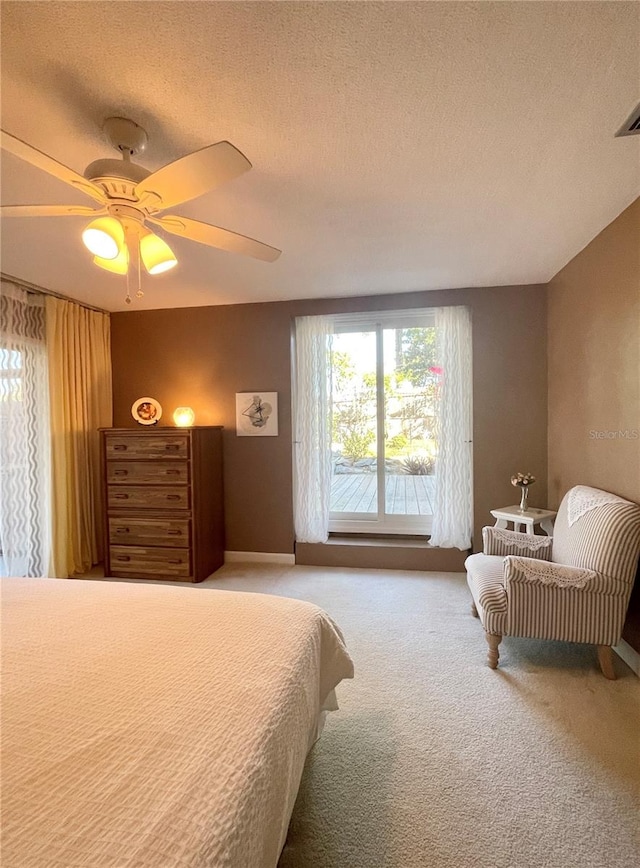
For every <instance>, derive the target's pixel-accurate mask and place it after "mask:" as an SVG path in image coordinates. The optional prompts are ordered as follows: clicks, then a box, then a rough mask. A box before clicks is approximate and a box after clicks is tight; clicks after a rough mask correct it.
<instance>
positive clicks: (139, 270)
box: [136, 239, 144, 298]
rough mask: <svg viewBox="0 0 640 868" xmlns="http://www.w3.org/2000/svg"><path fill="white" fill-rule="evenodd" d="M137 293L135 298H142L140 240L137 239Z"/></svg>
mask: <svg viewBox="0 0 640 868" xmlns="http://www.w3.org/2000/svg"><path fill="white" fill-rule="evenodd" d="M137 247H138V291H137V292H136V298H142V296H143V295H144V292H143V291H142V264H141V262H140V239H138V244H137Z"/></svg>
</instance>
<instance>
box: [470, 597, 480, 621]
mask: <svg viewBox="0 0 640 868" xmlns="http://www.w3.org/2000/svg"><path fill="white" fill-rule="evenodd" d="M471 614H472V615H473V617H474V618H479V617H480V615H478V610H477V609H476V604H475V603H474V601H473V600H472V601H471Z"/></svg>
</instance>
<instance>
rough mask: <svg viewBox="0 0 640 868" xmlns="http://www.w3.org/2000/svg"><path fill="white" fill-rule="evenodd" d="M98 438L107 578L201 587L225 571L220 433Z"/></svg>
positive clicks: (127, 432) (104, 433) (202, 430)
mask: <svg viewBox="0 0 640 868" xmlns="http://www.w3.org/2000/svg"><path fill="white" fill-rule="evenodd" d="M100 435H101V438H102V456H103V468H104V491H105V538H106V545H105V575H106V576H114V577H116V578H126V579H168V580H170V581H174V582H201V581H202V580H203V579H206V578H207V576H209V575H211V573H212V572H214V571H215V570H217V569H218V567H220V566H222V564H223V562H224V514H223V499H222V428H220V427H197V428H188V429H184V430H181V429H178V428H153V429H151V428H147V429H139V428H138V429H132V428H103V429H101V431H100Z"/></svg>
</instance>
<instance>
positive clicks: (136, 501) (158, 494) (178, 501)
mask: <svg viewBox="0 0 640 868" xmlns="http://www.w3.org/2000/svg"><path fill="white" fill-rule="evenodd" d="M107 502H108V504H109V508H110V509H118V508H121V507H129V506H131V507H136V508H137V507H143V508H145V509H189V489H188V488H187V486H186V485H174V486H172V485H155V486H152V485H109V486H108V487H107Z"/></svg>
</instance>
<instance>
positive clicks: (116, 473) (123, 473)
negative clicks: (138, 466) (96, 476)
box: [113, 470, 129, 476]
mask: <svg viewBox="0 0 640 868" xmlns="http://www.w3.org/2000/svg"><path fill="white" fill-rule="evenodd" d="M128 474H129V471H128V470H114V471H113V475H114V476H127V475H128Z"/></svg>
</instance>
